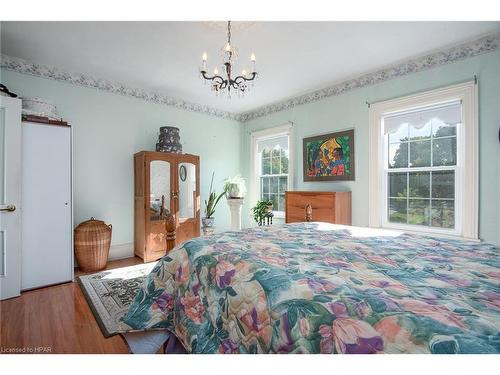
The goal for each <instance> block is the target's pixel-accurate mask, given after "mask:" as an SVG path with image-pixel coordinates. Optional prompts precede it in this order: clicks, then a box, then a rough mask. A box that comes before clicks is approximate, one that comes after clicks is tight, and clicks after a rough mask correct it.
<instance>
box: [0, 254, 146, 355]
mask: <svg viewBox="0 0 500 375" xmlns="http://www.w3.org/2000/svg"><path fill="white" fill-rule="evenodd" d="M139 263H142V260H141V259H140V258H137V257H135V258H127V259H122V260H116V261H110V262H109V263H108V266H107V267H106V268H107V269H112V268H119V267H126V266H131V265H135V264H139ZM82 274H84V273H83V272H80V271H77V270H75V277H76V276H79V275H82ZM23 348H24V350H25V352H38V353H44V352H45V353H46V352H50V353H128V348H127V346H126V345H125V342H124V341H123V339H122V338H121V336H119V335H116V336H112V337H110V338H107V339H106V338H105V337H104V336H103V335H102V333H101V330H100V329H99V326H98V325H97V322H96V320H95V318H94V316H93V314H92V311H91V310H90V308H89V306H88V304H87V301H86V300H85V297H84V295H83V293H82V291H81V290H80V287H79V285H78V283H77V282H72V283H66V284H60V285H55V286H50V287H46V288H41V289H35V290H31V291H27V292H23V293H22V294H21V296H20V297H16V298H11V299H9V300H5V301H1V302H0V354H1V353H9V352H12V350H13V349H14V350H23Z"/></svg>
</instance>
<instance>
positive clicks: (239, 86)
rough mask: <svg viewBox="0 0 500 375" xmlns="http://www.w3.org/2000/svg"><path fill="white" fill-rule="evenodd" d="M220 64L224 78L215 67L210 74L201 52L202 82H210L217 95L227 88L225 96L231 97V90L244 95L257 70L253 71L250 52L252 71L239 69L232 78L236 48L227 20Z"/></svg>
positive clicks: (204, 54)
mask: <svg viewBox="0 0 500 375" xmlns="http://www.w3.org/2000/svg"><path fill="white" fill-rule="evenodd" d="M221 52H222V65H223V70H225V78H224V77H223V74H224V73H222V74H219V70H218V69H217V67H215V68H214V70H213V75H212V76H210V75H209V74H208V72H207V58H208V56H207V53H206V52H204V53H203V57H202V60H203V61H202V67H201V68H200V74H201V76H202V77H203V79H204V82H207V81H208V82H210V86H211V88H212V91H215V94H216V95H217V96H219V95H221V94H222V93H224V92H225V90H227V97H228V98H231V90H234V91H236V92H237V94H238V96H240V97H241V96H244V94H245V92H247V91H249V89H250V85H249V82H251V85H252V86H253V81H254V80H255V78H256V77H257V72H256V71H255V54H254V53H252V55H251V56H250V62H251V66H252V72H251V73H249V72H247V71H246V70H245V69H243V70H242V71H241V75H238V76H236V77H234V78H233V74H234V65H233V64H234V61H235V60H236V59H237V57H238V50H237V48H236V47H234V46H233V45H232V44H231V21H228V22H227V43H226V44H225V46H224V47H223V48H222V51H221Z"/></svg>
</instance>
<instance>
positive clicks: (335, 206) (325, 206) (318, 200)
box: [285, 191, 351, 225]
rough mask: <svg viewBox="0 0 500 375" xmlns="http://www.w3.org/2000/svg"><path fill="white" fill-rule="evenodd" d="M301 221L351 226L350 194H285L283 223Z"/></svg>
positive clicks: (298, 192)
mask: <svg viewBox="0 0 500 375" xmlns="http://www.w3.org/2000/svg"><path fill="white" fill-rule="evenodd" d="M303 221H323V222H326V223H332V224H343V225H351V192H350V191H347V192H337V191H330V192H324V191H287V192H285V222H286V223H298V222H303Z"/></svg>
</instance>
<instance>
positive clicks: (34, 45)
mask: <svg viewBox="0 0 500 375" xmlns="http://www.w3.org/2000/svg"><path fill="white" fill-rule="evenodd" d="M0 32H1V52H2V53H3V54H6V55H10V56H14V57H20V58H22V59H25V60H28V61H30V62H35V63H39V64H44V65H51V66H55V67H57V68H60V69H63V70H67V71H69V72H76V73H84V74H88V75H91V76H93V77H95V78H104V79H108V80H111V81H117V82H120V83H123V84H125V85H127V86H131V87H135V88H140V89H144V90H148V91H152V92H156V93H159V94H163V95H167V96H171V97H176V98H181V99H184V100H187V101H190V102H194V103H199V104H204V105H209V106H211V107H214V108H217V109H220V110H224V111H230V112H234V113H241V112H246V111H250V110H253V109H255V108H258V107H261V106H263V105H267V104H270V103H273V102H276V101H280V100H283V99H286V98H289V97H293V96H296V95H300V94H303V93H305V92H308V91H312V90H315V89H319V88H322V87H325V86H329V85H331V84H334V83H338V82H341V81H343V80H346V79H350V78H353V77H355V76H357V75H360V74H363V73H367V72H370V71H374V70H376V69H379V68H381V67H384V66H387V65H390V64H393V63H396V62H399V61H401V60H405V59H408V58H412V57H416V56H420V55H423V54H426V53H428V52H432V51H434V50H437V49H441V48H444V47H449V46H453V45H456V44H459V43H461V42H463V41H467V40H471V39H475V38H477V37H480V36H482V35H485V34H489V33H493V32H495V33H496V32H500V22H235V23H234V25H233V32H232V40H233V44H234V45H235V46H236V47H237V48H238V49H239V54H240V58H239V60H238V62H237V64H236V67H237V69H238V71H240V70H241V69H243V68H246V69H247V70H250V64H249V58H250V54H251V53H252V52H254V53H255V55H256V57H257V71H258V72H259V79H258V81H257V82H256V84H255V88H254V89H253V91H251V92H250V93H248V94H247V95H246V96H245V98H243V99H238V98H236V97H233V98H232V99H230V100H228V99H227V98H226V97H215V95H214V93H213V92H211V91H210V88H209V86H208V85H207V86H204V85H203V81H202V80H201V79H200V78H199V75H198V69H199V66H200V63H201V55H202V53H203V52H205V51H206V52H207V53H208V66H209V67H210V68H212V69H213V67H214V62H220V57H219V55H220V54H219V51H220V48H221V47H222V46H223V45H224V42H225V39H226V31H225V23H224V22H2V23H1V29H0ZM219 70H221V69H220V67H219Z"/></svg>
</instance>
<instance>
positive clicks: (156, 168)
mask: <svg viewBox="0 0 500 375" xmlns="http://www.w3.org/2000/svg"><path fill="white" fill-rule="evenodd" d="M134 171H135V229H134V248H135V254H136V255H137V256H139V257H141V258H142V259H144V261H145V262H151V261H154V260H157V259H159V258H161V257H162V256H163V255H165V254H166V252H167V240H166V220H167V215H169V214H173V215H174V218H175V226H176V240H175V243H176V245H177V244H179V243H181V242H184V241H186V240H188V239H190V238H192V237H198V236H199V235H200V158H199V156H196V155H190V154H175V153H166V152H154V151H141V152H138V153H136V154H135V155H134Z"/></svg>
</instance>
